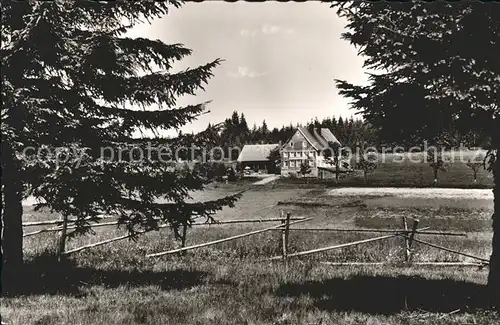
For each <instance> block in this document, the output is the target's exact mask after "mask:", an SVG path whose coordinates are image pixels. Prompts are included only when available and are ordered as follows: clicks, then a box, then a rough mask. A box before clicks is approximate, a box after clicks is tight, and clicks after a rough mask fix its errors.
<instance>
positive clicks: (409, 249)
mask: <svg viewBox="0 0 500 325" xmlns="http://www.w3.org/2000/svg"><path fill="white" fill-rule="evenodd" d="M108 218H113V216H106V215H103V216H100V217H99V218H98V219H108ZM115 218H116V217H115ZM312 219H313V218H308V217H294V218H292V217H291V214H290V213H289V212H288V213H286V214H285V213H283V210H280V216H279V217H278V218H265V219H234V220H224V221H218V222H208V223H202V222H195V223H192V224H189V225H188V224H186V225H183V226H182V238H181V241H182V242H181V248H177V249H172V250H168V251H163V252H159V253H151V254H147V255H146V257H160V256H164V255H171V254H175V253H179V254H183V253H185V252H186V251H189V250H194V249H198V248H202V247H207V246H212V245H216V244H219V243H223V242H228V241H232V240H237V239H240V238H243V237H248V236H253V235H257V234H260V233H264V232H268V231H280V232H281V237H282V238H281V241H280V245H281V252H282V255H280V256H274V257H270V258H268V259H267V260H269V261H275V260H283V261H284V262H285V263H287V261H288V259H290V258H293V257H301V256H307V255H311V254H316V253H321V252H326V251H330V250H335V249H342V248H346V247H351V246H357V245H364V244H368V243H372V242H376V241H383V240H387V239H390V238H395V237H403V250H404V252H405V254H404V262H405V263H406V264H408V265H410V264H412V265H429V266H478V267H484V266H487V265H489V261H488V260H487V259H485V258H482V257H478V256H474V255H471V254H468V253H464V252H460V251H458V250H455V249H451V248H447V247H444V246H440V245H436V244H433V243H430V242H427V241H424V240H421V239H417V238H416V236H417V235H426V236H457V237H466V236H467V234H466V233H460V232H444V231H429V230H428V229H429V227H424V228H418V224H419V220H418V219H414V218H412V219H413V223H412V226H411V229H410V227H409V225H408V219H407V218H406V217H402V226H403V227H402V229H348V228H306V227H304V228H293V227H291V226H292V225H295V224H298V223H302V222H305V221H309V220H312ZM74 222H76V219H68V220H66V224H65V221H64V220H49V221H35V222H25V223H23V227H32V226H43V225H57V226H56V227H52V228H45V229H40V230H37V231H33V232H29V233H26V234H24V237H28V236H33V235H37V234H41V233H45V232H61V233H62V232H65V231H67V230H69V229H76V228H77V226H76V225H75V224H70V225H68V224H67V223H74ZM270 222H279V223H280V224H278V225H275V226H272V227H267V228H264V229H258V230H254V231H250V232H246V233H242V234H238V235H235V236H231V237H227V238H222V239H218V240H214V241H209V242H205V243H200V244H196V245H191V246H186V236H187V228H188V227H189V226H196V227H197V226H218V225H227V224H242V223H251V224H255V223H270ZM112 225H119V222H118V221H117V220H115V221H110V222H102V223H98V222H97V223H92V224H90V225H89V226H90V227H91V228H95V227H105V226H112ZM167 227H169V225H167V224H160V225H159V226H158V228H155V229H162V228H167ZM152 230H153V229H151V230H141V231H136V232H135V233H134V234H127V235H123V236H119V237H115V238H110V239H106V240H103V241H100V242H96V243H92V244H89V245H85V246H81V247H78V248H74V249H70V250H65V251H64V252H60V254H61V255H69V254H73V253H76V252H80V251H83V250H86V249H90V248H94V247H98V246H102V245H106V244H110V243H113V242H116V241H120V240H124V239H127V238H131V237H133V236H136V235H141V234H145V233H147V232H150V231H152ZM290 231H308V232H353V233H382V234H386V235H382V236H378V237H373V238H368V239H363V240H357V241H353V242H349V243H343V244H336V245H332V246H327V247H322V248H315V249H311V250H306V251H301V252H295V253H290V251H289V241H290V237H289V234H290ZM415 243H418V244H421V245H426V246H429V247H432V248H435V249H439V250H443V251H446V252H449V253H453V254H457V255H461V256H465V257H468V258H471V259H475V260H477V261H480V262H474V263H473V262H413V261H412V257H413V246H414V244H415ZM323 263H326V264H329V265H337V266H342V265H351V266H353V265H383V264H389V263H386V262H375V263H362V262H341V263H337V262H323Z"/></svg>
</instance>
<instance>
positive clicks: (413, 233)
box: [408, 219, 420, 263]
mask: <svg viewBox="0 0 500 325" xmlns="http://www.w3.org/2000/svg"><path fill="white" fill-rule="evenodd" d="M419 221H420V220H418V219H414V220H413V226H412V228H411V234H410V237H409V238H408V249H409V252H410V255H409V257H408V263H411V259H412V257H413V251H412V248H411V246H412V245H413V238H415V234H416V231H417V227H418V223H419Z"/></svg>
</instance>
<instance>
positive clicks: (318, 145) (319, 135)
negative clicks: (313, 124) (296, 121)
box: [298, 126, 340, 150]
mask: <svg viewBox="0 0 500 325" xmlns="http://www.w3.org/2000/svg"><path fill="white" fill-rule="evenodd" d="M298 131H299V132H300V133H302V135H303V136H304V138H305V139H306V140H307V141H308V142H309V143H310V144H311V145H312V146H313V147H314V148H315V149H316V150H322V149H325V148H328V143H329V142H336V143H339V144H340V141H339V140H338V139H337V138H336V137H335V136H334V135H333V133H332V131H330V129H328V128H318V129H316V128H314V129H312V132H311V130H309V129H308V128H307V127H303V126H302V127H299V128H298Z"/></svg>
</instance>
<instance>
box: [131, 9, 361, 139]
mask: <svg viewBox="0 0 500 325" xmlns="http://www.w3.org/2000/svg"><path fill="white" fill-rule="evenodd" d="M344 26H345V21H344V20H342V19H340V18H338V17H337V15H336V13H335V10H333V9H330V8H329V6H328V4H324V3H320V2H306V3H293V2H289V3H278V2H267V3H248V2H236V3H227V2H222V1H220V2H219V1H214V2H211V1H208V2H202V3H192V2H190V3H186V4H185V5H184V6H183V7H182V8H179V9H175V8H173V9H171V11H170V13H169V14H168V15H167V16H165V17H164V18H162V19H158V20H155V21H153V22H152V24H143V25H139V26H137V27H135V28H134V29H133V30H131V32H130V33H129V34H130V36H134V37H135V36H140V37H148V38H152V39H161V40H162V41H164V42H166V43H182V44H184V45H185V46H186V47H188V48H190V49H192V50H193V54H192V55H191V56H190V57H187V58H185V59H183V60H182V61H180V62H179V63H178V64H177V65H176V67H175V68H176V69H185V68H187V67H195V66H198V65H201V64H204V63H207V62H210V61H212V60H214V59H216V58H221V59H224V60H225V61H224V62H223V63H222V65H221V66H219V67H218V68H216V69H215V70H214V74H215V76H214V77H213V78H212V79H211V80H210V81H209V84H208V86H207V87H206V89H205V91H204V92H203V91H200V92H199V93H198V94H197V96H196V97H192V96H191V97H183V98H181V99H180V101H179V104H180V105H187V104H194V103H198V102H201V101H206V100H212V103H211V104H210V105H209V109H210V111H211V113H210V114H208V115H205V116H202V117H200V119H199V120H197V121H196V122H194V123H192V124H190V125H187V126H186V127H185V128H184V129H183V130H184V131H188V132H190V131H195V132H196V131H200V130H201V129H203V128H204V127H205V126H206V125H207V124H208V122H220V121H223V120H224V119H225V118H226V117H228V116H229V115H230V114H231V113H232V112H233V111H234V110H237V111H238V112H243V113H244V114H245V116H246V118H247V121H248V123H249V125H250V126H251V125H252V124H253V123H254V122H255V123H257V124H261V123H262V120H264V119H265V120H266V122H267V124H268V125H269V127H275V126H276V127H279V126H281V125H283V124H289V123H290V122H291V123H294V124H295V123H297V122H306V121H308V120H310V119H311V118H314V117H318V118H320V119H321V118H323V117H325V116H333V115H336V116H340V115H341V116H344V117H347V116H351V115H352V114H353V113H354V112H353V111H352V110H350V109H349V108H348V102H347V100H346V99H344V98H342V97H341V96H339V95H338V94H337V90H336V88H335V84H334V79H336V78H338V79H347V80H349V81H350V82H354V83H365V82H366V75H365V73H364V69H363V68H362V63H363V61H362V59H361V58H360V57H358V56H357V50H356V49H355V48H354V46H352V45H350V44H349V43H348V42H347V41H344V40H341V39H340V35H341V33H342V32H343V31H344Z"/></svg>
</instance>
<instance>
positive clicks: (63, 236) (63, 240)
mask: <svg viewBox="0 0 500 325" xmlns="http://www.w3.org/2000/svg"><path fill="white" fill-rule="evenodd" d="M67 232H68V216H67V215H65V214H63V216H62V225H61V236H60V237H59V247H58V249H57V260H58V261H59V262H61V261H62V258H63V256H64V252H65V251H66V237H67V236H68V235H67Z"/></svg>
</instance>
